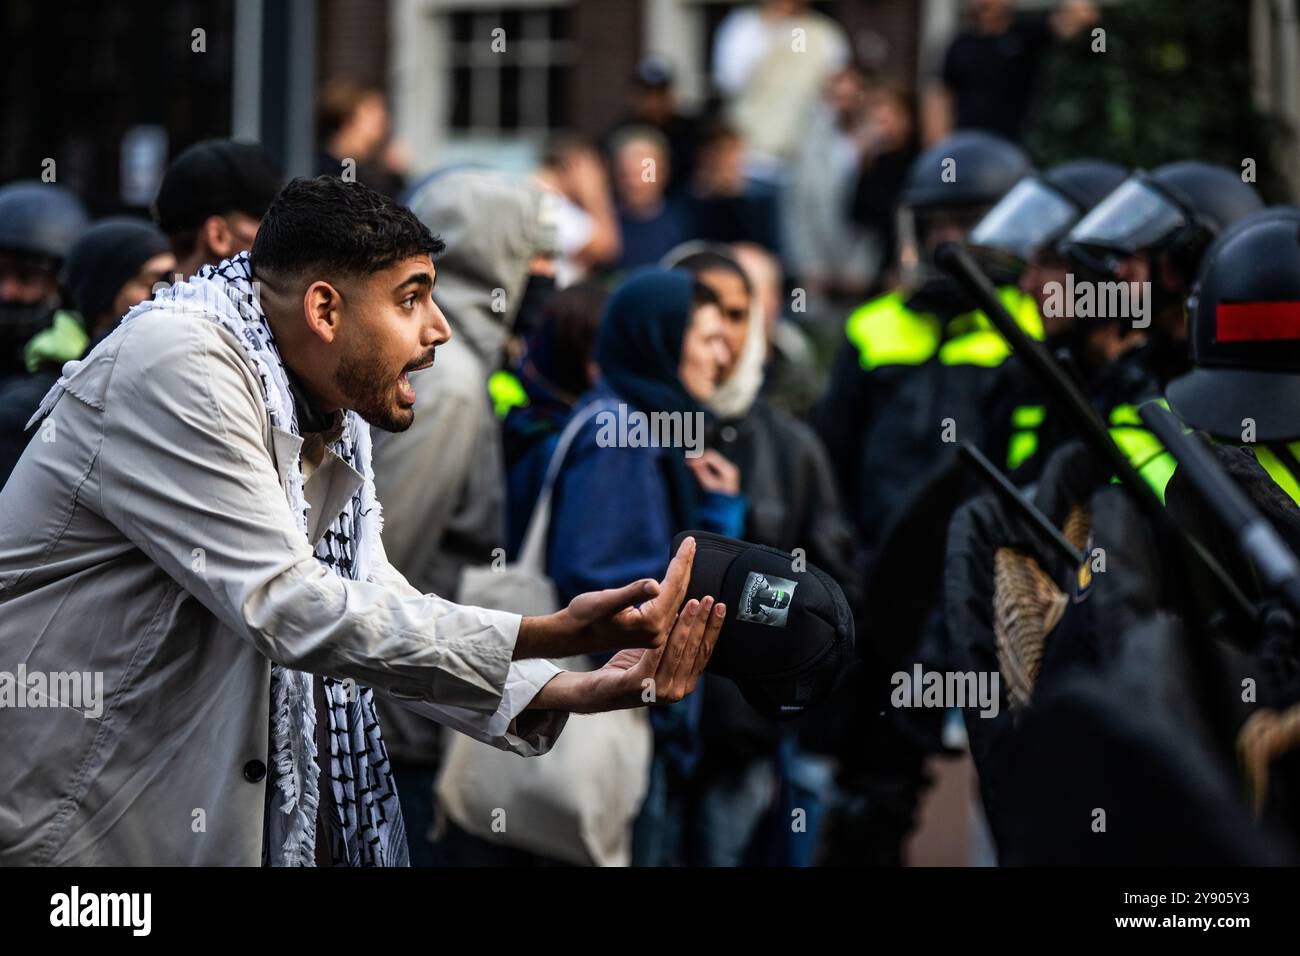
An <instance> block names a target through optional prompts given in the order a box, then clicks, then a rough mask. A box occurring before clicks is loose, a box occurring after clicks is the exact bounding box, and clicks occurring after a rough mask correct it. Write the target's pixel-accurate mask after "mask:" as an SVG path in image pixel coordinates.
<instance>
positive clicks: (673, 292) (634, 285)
mask: <svg viewBox="0 0 1300 956" xmlns="http://www.w3.org/2000/svg"><path fill="white" fill-rule="evenodd" d="M693 284H694V283H693V280H692V279H691V277H690V275H689V274H688V273H686V272H683V271H680V270H670V269H658V268H653V267H651V268H646V269H638V270H637V271H635V272H633V273H632V274H631V275H630V276H628V278H627V279H626V280H624V281H623V283H622V284H621V285H620V286H619V287H618V288H617V289H615V290H614V293H613V295H611V296H610V297H609V301H608V302H607V303H606V304H605V311H604V314H603V315H602V316H601V318H600V328H599V329H598V330H597V332H596V361H597V362H598V363H599V364H600V371H601V374H602V375H603V376H604V378H605V381H606V382H608V383H609V386H610V387H611V388H612V389H613V390H614V391H615V392H617V393H618V394H619V395H620V396H621V397H623V398H625V399H626V400H627V401H628V403H629V404H630V405H634V406H635V407H637V408H639V409H641V410H642V411H644V412H698V411H701V410H702V407H701V406H700V404H699V403H698V402H697V401H696V400H695V399H694V398H692V397H691V395H690V393H689V392H687V391H686V387H685V386H684V385H682V382H681V379H680V378H678V377H677V370H678V368H680V366H681V361H682V343H683V341H685V339H686V330H687V328H688V327H689V326H690V324H691V288H692V286H693Z"/></svg>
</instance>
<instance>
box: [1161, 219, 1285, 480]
mask: <svg viewBox="0 0 1300 956" xmlns="http://www.w3.org/2000/svg"><path fill="white" fill-rule="evenodd" d="M1188 310H1189V314H1190V319H1191V322H1190V324H1191V329H1190V333H1191V346H1192V351H1191V357H1192V363H1193V365H1194V366H1195V367H1194V368H1193V369H1192V370H1191V371H1189V372H1188V373H1187V374H1186V375H1183V376H1181V377H1179V378H1177V379H1175V380H1174V381H1172V382H1170V383H1169V389H1168V399H1169V405H1170V407H1171V409H1172V410H1173V411H1174V412H1175V413H1176V414H1177V415H1178V416H1179V418H1181V419H1182V420H1183V421H1184V422H1185V423H1186V424H1187V425H1189V426H1191V427H1192V428H1196V429H1199V430H1201V431H1204V432H1206V433H1207V434H1209V435H1210V436H1211V437H1213V438H1214V439H1215V440H1217V441H1219V442H1222V443H1224V444H1229V445H1238V446H1241V447H1242V448H1244V449H1246V450H1247V452H1248V453H1250V454H1253V456H1254V457H1255V459H1256V460H1257V461H1258V462H1259V464H1260V465H1261V466H1262V467H1263V469H1264V470H1265V471H1266V472H1267V473H1268V475H1269V477H1270V478H1271V479H1272V480H1273V482H1274V483H1275V484H1276V485H1277V486H1278V487H1279V488H1281V489H1282V490H1283V491H1284V492H1286V494H1287V496H1288V497H1289V498H1290V499H1291V500H1292V501H1294V502H1296V503H1297V504H1300V461H1298V460H1297V459H1298V456H1300V209H1295V208H1292V207H1276V208H1272V209H1266V210H1263V211H1261V212H1257V213H1255V214H1254V215H1251V216H1248V217H1246V218H1245V219H1243V220H1241V221H1240V222H1238V223H1237V224H1236V225H1234V226H1233V227H1232V228H1230V229H1228V230H1227V231H1226V232H1225V233H1224V234H1223V235H1222V236H1221V237H1220V238H1219V240H1218V241H1217V242H1216V243H1215V244H1214V245H1213V246H1212V247H1211V249H1210V251H1209V252H1208V253H1207V254H1206V257H1205V265H1204V268H1203V269H1202V271H1201V274H1200V278H1199V280H1198V282H1197V286H1196V290H1195V292H1194V293H1193V295H1192V298H1191V300H1190V301H1189V303H1188Z"/></svg>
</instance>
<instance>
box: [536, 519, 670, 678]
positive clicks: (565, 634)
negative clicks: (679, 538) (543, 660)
mask: <svg viewBox="0 0 1300 956" xmlns="http://www.w3.org/2000/svg"><path fill="white" fill-rule="evenodd" d="M694 562H695V539H694V538H686V539H685V540H684V541H683V542H682V544H681V547H679V548H678V549H677V554H676V555H674V557H673V560H672V562H671V563H670V564H669V565H668V573H667V574H665V575H664V579H663V580H662V581H655V580H653V579H651V578H643V579H642V580H640V581H633V582H632V583H631V584H628V585H626V586H624V587H621V588H608V589H606V590H604V591H588V592H587V593H586V594H579V595H578V596H577V597H575V598H574V599H573V600H572V601H570V602H569V606H568V607H567V608H565V609H564V610H563V611H559V612H557V613H555V614H548V615H546V616H545V617H526V618H524V620H523V623H522V624H521V625H520V628H519V639H518V641H517V642H516V643H515V659H516V660H520V659H523V658H527V657H570V656H572V655H574V654H602V653H608V652H610V651H620V650H623V649H624V648H659V647H663V645H664V644H665V643H666V642H667V640H668V634H669V631H671V630H672V627H673V624H674V622H675V620H676V617H677V609H678V608H679V607H681V604H682V600H683V599H684V598H685V597H686V587H687V585H688V584H689V583H690V580H691V565H692V564H693V563H694Z"/></svg>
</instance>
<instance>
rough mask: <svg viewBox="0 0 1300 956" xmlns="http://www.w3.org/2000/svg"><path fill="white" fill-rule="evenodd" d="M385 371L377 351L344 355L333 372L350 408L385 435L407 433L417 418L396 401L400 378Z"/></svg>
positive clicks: (370, 350)
mask: <svg viewBox="0 0 1300 956" xmlns="http://www.w3.org/2000/svg"><path fill="white" fill-rule="evenodd" d="M400 374H401V372H400V370H399V371H398V373H397V374H393V373H392V372H391V371H390V370H389V369H387V368H385V366H384V362H383V359H382V357H381V356H380V355H379V353H378V351H377V350H375V349H367V350H365V351H361V352H359V354H355V355H351V356H345V357H344V358H343V359H342V360H341V361H340V362H339V367H338V370H337V371H336V372H335V373H334V384H335V385H336V386H337V387H338V389H339V391H340V392H342V393H343V394H344V395H346V396H347V397H348V403H349V407H351V409H352V410H353V411H354V412H356V413H357V414H358V415H360V416H361V417H362V418H363V419H365V420H366V421H367V422H369V423H370V424H371V425H373V426H375V427H376V428H381V429H383V430H384V431H386V432H404V431H406V430H407V429H408V428H410V427H411V422H412V421H413V420H414V418H415V414H414V412H413V411H412V410H411V409H409V408H401V407H399V406H398V405H397V403H396V401H395V400H394V398H393V393H394V390H395V387H396V384H397V377H398V375H400Z"/></svg>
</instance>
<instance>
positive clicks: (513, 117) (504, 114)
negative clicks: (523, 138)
mask: <svg viewBox="0 0 1300 956" xmlns="http://www.w3.org/2000/svg"><path fill="white" fill-rule="evenodd" d="M519 74H520V70H519V67H517V66H514V65H513V64H506V65H504V66H502V67H501V79H500V84H501V85H500V87H499V89H498V93H499V95H500V98H501V99H500V102H501V112H500V117H501V123H500V127H501V129H503V130H504V129H518V128H519ZM527 120H528V121H529V122H532V121H533V117H531V116H530V117H527Z"/></svg>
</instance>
